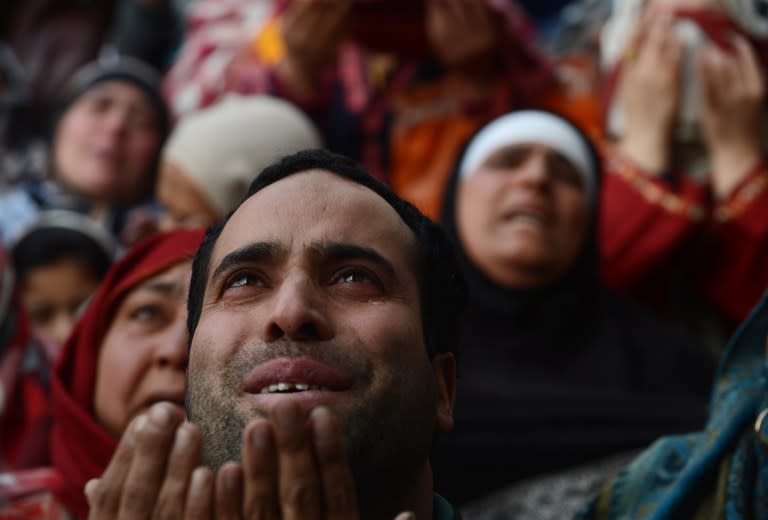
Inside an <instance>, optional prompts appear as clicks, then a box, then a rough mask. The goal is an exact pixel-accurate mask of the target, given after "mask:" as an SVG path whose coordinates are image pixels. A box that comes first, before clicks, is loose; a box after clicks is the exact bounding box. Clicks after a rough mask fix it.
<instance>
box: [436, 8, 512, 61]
mask: <svg viewBox="0 0 768 520" xmlns="http://www.w3.org/2000/svg"><path fill="white" fill-rule="evenodd" d="M426 7H427V12H426V20H425V23H426V31H427V37H428V39H429V42H430V44H431V45H432V50H433V51H434V52H435V55H436V56H437V58H438V59H439V60H440V62H441V63H442V64H443V66H444V67H445V68H446V69H448V70H449V71H454V72H460V73H464V74H469V75H475V74H481V75H482V74H486V75H487V73H488V72H489V71H490V72H492V71H493V66H494V61H495V58H496V57H497V51H498V48H499V41H500V39H501V38H500V31H501V29H500V24H499V23H497V20H496V16H495V14H494V11H493V10H492V9H491V8H490V7H489V6H488V5H487V3H486V2H485V1H481V0H427V2H426Z"/></svg>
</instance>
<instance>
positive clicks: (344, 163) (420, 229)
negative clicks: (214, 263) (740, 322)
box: [187, 150, 466, 357]
mask: <svg viewBox="0 0 768 520" xmlns="http://www.w3.org/2000/svg"><path fill="white" fill-rule="evenodd" d="M308 170H325V171H328V172H331V173H333V174H335V175H338V176H339V177H343V178H345V179H348V180H350V181H352V182H356V183H358V184H362V185H363V186H365V187H367V188H369V189H370V190H372V191H373V192H375V193H376V194H378V195H379V196H380V197H381V198H383V199H384V200H385V201H386V202H387V203H388V204H389V205H390V206H392V208H394V210H395V211H396V212H397V214H398V215H400V218H401V219H403V221H404V222H405V223H406V225H407V226H408V227H409V228H410V229H411V230H412V231H413V233H414V235H416V244H417V252H416V256H417V262H418V267H417V268H418V272H417V273H416V275H417V279H418V280H419V284H420V287H419V293H420V298H421V312H422V323H423V328H424V341H425V344H426V346H427V352H428V354H429V356H430V357H432V356H434V355H435V354H436V353H438V352H454V351H455V350H456V345H457V343H458V326H459V317H460V315H461V312H462V310H463V309H464V305H465V302H466V288H465V285H464V279H463V277H462V275H461V273H460V268H459V265H458V262H457V260H456V255H455V253H454V250H453V246H452V244H451V241H450V240H449V239H448V237H447V236H446V235H445V233H444V232H443V230H442V229H441V228H440V227H439V226H438V225H437V224H435V223H434V222H432V221H431V220H430V219H428V218H427V217H425V216H424V215H423V214H422V213H421V212H420V211H419V210H418V209H416V208H415V207H414V206H413V205H411V204H409V203H408V202H406V201H404V200H403V199H401V198H400V197H398V196H397V195H395V193H394V192H393V191H392V190H391V189H390V188H389V187H388V186H386V185H385V184H383V183H382V182H379V181H378V180H376V179H375V178H374V177H372V176H371V175H370V174H369V173H368V172H367V171H366V170H365V168H363V166H362V165H360V164H358V163H357V162H355V161H353V160H352V159H349V158H347V157H344V156H341V155H337V154H334V153H331V152H328V151H325V150H304V151H301V152H298V153H296V154H294V155H290V156H288V157H284V158H283V159H281V160H280V161H279V162H277V163H275V164H273V165H271V166H268V167H267V168H265V169H264V170H263V171H262V172H261V174H260V175H259V176H258V177H256V179H255V180H254V181H253V183H251V186H250V188H249V189H248V194H247V195H246V197H245V199H244V200H247V199H248V198H249V197H251V196H252V195H253V194H255V193H257V192H259V191H261V190H262V189H264V188H266V187H267V186H269V185H270V184H272V183H275V182H277V181H279V180H281V179H284V178H286V177H288V176H290V175H293V174H296V173H302V172H306V171H308ZM241 204H242V202H241ZM235 211H237V210H236V209H235ZM233 213H234V211H233V212H231V213H230V214H229V215H227V217H226V218H225V219H224V220H223V221H222V222H220V223H219V224H217V225H215V226H213V227H211V228H210V229H208V232H207V233H206V235H205V239H204V240H203V243H202V244H201V245H200V248H199V249H198V251H197V254H196V255H195V260H194V263H193V266H192V279H191V282H190V288H189V300H188V303H187V309H188V311H189V313H188V317H187V327H188V329H189V337H190V341H191V338H192V336H193V335H194V333H195V329H196V328H197V323H198V321H199V320H200V313H201V311H202V305H203V298H204V296H205V286H206V282H207V278H208V269H209V264H210V261H211V254H212V252H213V247H214V245H215V244H216V240H218V238H219V235H220V234H221V231H222V230H223V229H224V226H225V225H226V223H227V222H228V221H229V219H230V218H231V216H232V214H233Z"/></svg>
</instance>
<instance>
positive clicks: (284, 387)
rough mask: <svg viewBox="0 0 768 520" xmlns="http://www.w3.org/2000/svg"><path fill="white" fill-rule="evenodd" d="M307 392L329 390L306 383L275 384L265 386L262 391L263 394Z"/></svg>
mask: <svg viewBox="0 0 768 520" xmlns="http://www.w3.org/2000/svg"><path fill="white" fill-rule="evenodd" d="M307 390H327V389H326V388H325V387H323V386H319V385H308V384H306V383H275V384H272V385H269V386H265V387H264V388H262V389H261V392H259V393H262V394H272V393H276V392H305V391H307Z"/></svg>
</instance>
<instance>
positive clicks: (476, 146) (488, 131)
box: [459, 110, 598, 203]
mask: <svg viewBox="0 0 768 520" xmlns="http://www.w3.org/2000/svg"><path fill="white" fill-rule="evenodd" d="M522 143H537V144H542V145H546V146H548V147H550V148H552V149H553V150H556V151H557V152H558V153H559V154H560V155H562V156H563V157H565V158H566V159H567V160H568V162H570V163H571V164H572V165H573V166H574V167H575V168H576V170H577V171H578V172H579V174H580V175H581V178H582V184H583V186H584V191H585V192H586V194H587V198H588V200H589V201H590V202H591V203H593V202H594V201H595V200H596V198H597V168H598V165H597V164H595V159H594V155H593V153H592V151H591V150H590V148H589V145H588V144H587V141H586V137H585V136H584V135H583V134H582V133H580V132H579V131H578V130H576V129H575V128H574V127H573V126H572V125H571V124H570V123H568V122H566V121H565V120H564V119H562V118H560V117H558V116H556V115H554V114H551V113H549V112H541V111H538V110H520V111H517V112H511V113H509V114H505V115H503V116H501V117H499V118H496V119H494V120H493V121H491V122H490V123H488V124H487V125H485V126H484V127H483V128H482V130H480V131H479V132H478V133H477V135H475V137H474V138H472V141H471V142H470V144H469V146H467V150H466V151H465V152H464V157H463V158H462V161H461V164H460V165H459V177H460V178H461V179H466V178H467V177H469V176H470V175H472V174H473V173H474V172H475V171H476V170H477V169H478V168H479V167H480V166H481V165H482V164H483V163H484V162H485V161H486V159H488V157H490V156H491V155H492V154H493V153H494V152H496V151H497V150H499V149H501V148H504V147H506V146H510V145H514V144H522Z"/></svg>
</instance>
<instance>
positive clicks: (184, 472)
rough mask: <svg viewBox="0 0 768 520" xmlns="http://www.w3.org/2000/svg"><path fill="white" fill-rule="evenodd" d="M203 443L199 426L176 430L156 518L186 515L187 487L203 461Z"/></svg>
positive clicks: (185, 425) (183, 425) (156, 509)
mask: <svg viewBox="0 0 768 520" xmlns="http://www.w3.org/2000/svg"><path fill="white" fill-rule="evenodd" d="M200 446H201V437H200V430H198V428H197V427H196V426H194V425H193V424H191V423H185V424H182V425H181V426H180V427H179V428H178V429H177V430H176V435H175V438H174V441H173V448H172V449H171V455H170V458H169V461H168V469H167V470H166V472H165V480H164V481H163V484H162V487H161V488H160V493H159V495H158V498H157V507H156V508H155V516H156V517H160V518H181V517H183V515H184V511H185V509H186V502H187V488H188V487H189V485H190V481H191V478H192V473H193V471H194V470H195V468H196V467H197V466H198V465H199V464H200ZM199 484H200V483H199V482H198V485H199ZM193 498H194V497H193Z"/></svg>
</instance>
